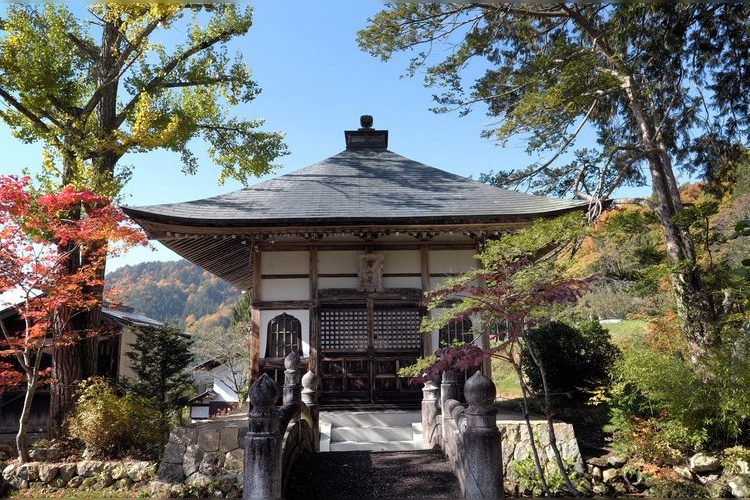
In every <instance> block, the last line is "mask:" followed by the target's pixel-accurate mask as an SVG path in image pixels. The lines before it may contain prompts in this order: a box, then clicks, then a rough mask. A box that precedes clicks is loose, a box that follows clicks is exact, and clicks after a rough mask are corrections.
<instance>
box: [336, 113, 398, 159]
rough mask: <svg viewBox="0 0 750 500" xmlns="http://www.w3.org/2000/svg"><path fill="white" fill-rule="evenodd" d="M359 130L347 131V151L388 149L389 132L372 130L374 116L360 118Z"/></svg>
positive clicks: (345, 134) (345, 135)
mask: <svg viewBox="0 0 750 500" xmlns="http://www.w3.org/2000/svg"><path fill="white" fill-rule="evenodd" d="M359 124H360V125H361V128H360V129H359V130H345V131H344V137H345V138H346V149H347V151H350V150H363V149H369V150H381V151H384V150H386V149H388V131H387V130H375V129H374V128H372V115H362V116H360V117H359Z"/></svg>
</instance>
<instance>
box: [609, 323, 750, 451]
mask: <svg viewBox="0 0 750 500" xmlns="http://www.w3.org/2000/svg"><path fill="white" fill-rule="evenodd" d="M748 352H750V341H749V340H748V339H747V338H745V337H744V336H741V335H736V334H735V335H725V338H724V339H723V342H722V345H721V346H720V347H718V348H715V349H714V351H713V352H711V353H710V354H709V355H707V356H706V357H705V358H704V359H703V360H702V362H701V364H700V365H699V367H698V368H696V367H695V366H693V365H692V364H691V363H690V362H689V361H687V360H685V359H684V358H682V357H681V356H679V355H674V354H667V353H664V352H653V351H649V350H647V349H643V348H631V349H628V350H626V351H625V352H624V353H623V356H622V357H621V358H620V359H619V360H618V361H617V362H616V363H615V366H614V368H613V372H612V373H613V384H612V386H611V387H610V391H609V395H608V403H609V407H610V425H609V426H608V428H607V430H610V431H611V432H612V433H613V438H614V440H615V445H616V446H617V447H618V448H620V449H621V450H622V451H625V452H627V453H630V454H632V455H637V456H640V457H642V458H644V459H650V460H653V461H657V462H663V463H674V462H675V461H678V460H680V458H681V457H682V456H684V455H686V454H690V453H693V452H694V451H697V450H699V449H704V448H707V449H719V448H722V447H724V446H727V445H733V444H736V443H738V442H742V441H743V440H744V441H747V439H748V432H747V431H748V429H749V428H750V395H749V394H748V391H747V387H748V384H750V359H749V358H748Z"/></svg>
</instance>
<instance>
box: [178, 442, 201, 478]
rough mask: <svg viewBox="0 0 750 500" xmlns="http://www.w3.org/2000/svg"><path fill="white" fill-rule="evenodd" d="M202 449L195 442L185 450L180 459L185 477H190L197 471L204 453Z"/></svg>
mask: <svg viewBox="0 0 750 500" xmlns="http://www.w3.org/2000/svg"><path fill="white" fill-rule="evenodd" d="M204 453H205V452H204V451H203V449H202V448H201V447H200V446H198V445H197V444H194V445H190V446H188V447H187V449H186V450H185V455H184V457H183V459H182V470H183V472H184V473H185V476H186V477H190V475H191V474H194V473H195V472H197V471H198V467H200V465H201V461H202V460H203V455H204Z"/></svg>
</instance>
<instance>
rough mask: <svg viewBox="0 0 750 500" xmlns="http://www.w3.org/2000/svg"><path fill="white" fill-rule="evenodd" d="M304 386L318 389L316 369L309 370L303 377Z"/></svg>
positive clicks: (313, 389)
mask: <svg viewBox="0 0 750 500" xmlns="http://www.w3.org/2000/svg"><path fill="white" fill-rule="evenodd" d="M302 387H304V388H305V389H309V390H312V391H315V390H317V388H318V376H317V375H315V372H314V371H312V370H308V371H307V373H305V376H304V377H302Z"/></svg>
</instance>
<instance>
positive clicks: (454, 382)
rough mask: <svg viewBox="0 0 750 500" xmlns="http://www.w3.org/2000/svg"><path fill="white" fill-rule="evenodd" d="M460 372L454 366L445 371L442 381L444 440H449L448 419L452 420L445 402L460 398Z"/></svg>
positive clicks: (441, 408)
mask: <svg viewBox="0 0 750 500" xmlns="http://www.w3.org/2000/svg"><path fill="white" fill-rule="evenodd" d="M458 391H459V387H458V373H457V372H456V370H455V369H454V368H451V369H450V370H446V371H444V372H443V380H442V382H441V383H440V413H441V417H442V431H441V432H442V436H441V438H442V442H443V443H445V442H447V437H446V435H445V434H446V432H448V426H447V425H446V423H445V421H446V420H452V419H453V417H452V416H451V412H450V411H449V410H448V408H446V405H445V402H446V401H448V400H451V399H455V400H458V394H459V392H458Z"/></svg>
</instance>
